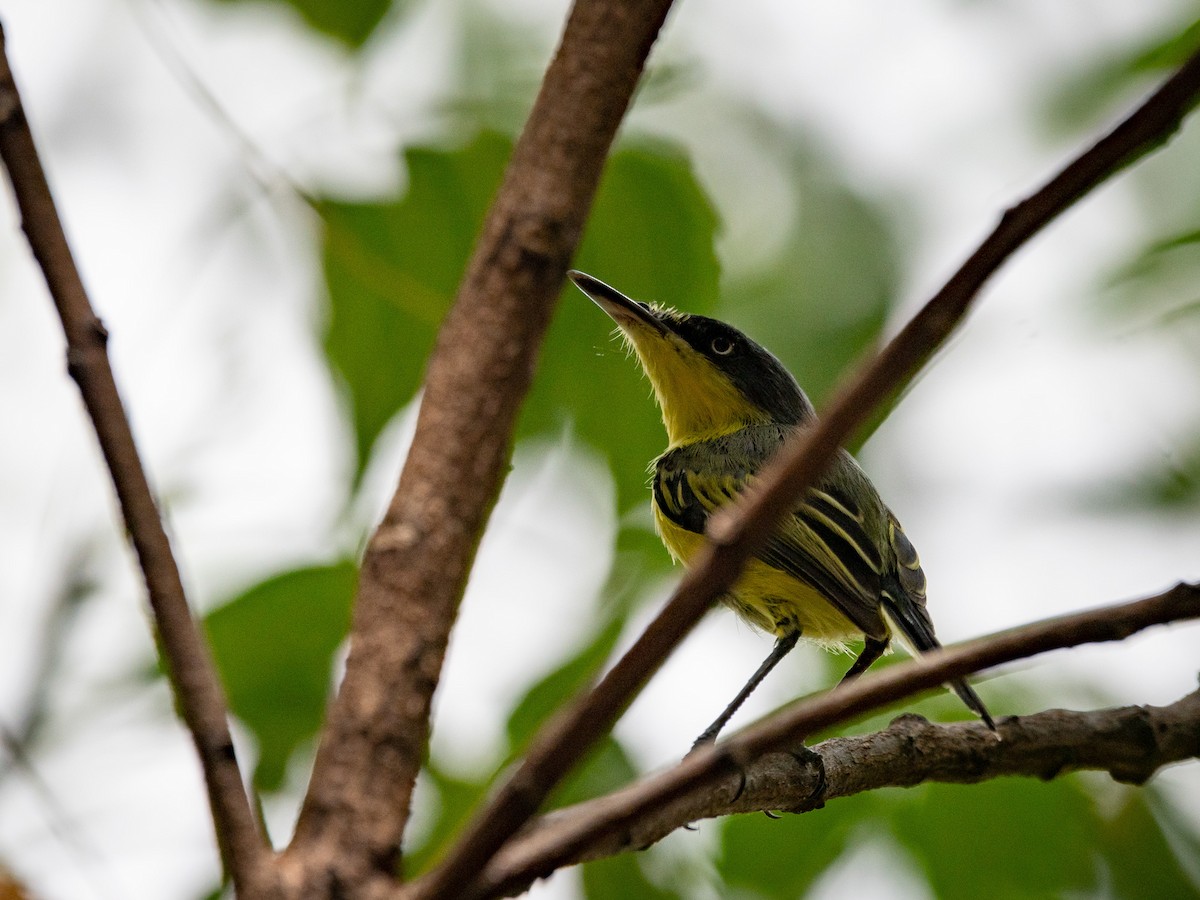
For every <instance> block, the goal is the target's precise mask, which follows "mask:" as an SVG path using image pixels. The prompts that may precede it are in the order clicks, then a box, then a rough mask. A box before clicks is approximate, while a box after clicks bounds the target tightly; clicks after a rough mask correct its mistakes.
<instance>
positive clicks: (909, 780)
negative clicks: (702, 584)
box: [488, 692, 1200, 896]
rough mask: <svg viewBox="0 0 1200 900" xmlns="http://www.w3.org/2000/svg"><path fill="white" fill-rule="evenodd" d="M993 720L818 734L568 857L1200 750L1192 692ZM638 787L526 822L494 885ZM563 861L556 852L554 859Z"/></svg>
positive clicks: (495, 869) (514, 879) (539, 865)
mask: <svg viewBox="0 0 1200 900" xmlns="http://www.w3.org/2000/svg"><path fill="white" fill-rule="evenodd" d="M1001 732H1002V734H1003V738H1004V739H1003V740H1002V741H997V740H996V739H995V737H994V736H993V735H992V733H991V732H990V731H988V730H987V728H986V727H984V726H983V725H981V724H979V723H976V722H964V723H957V724H953V725H935V724H932V723H930V722H928V721H926V720H925V719H923V718H922V717H920V716H915V715H904V716H900V717H899V718H897V719H895V720H894V721H893V722H892V723H891V725H890V726H888V727H887V728H886V729H884V730H883V731H880V732H877V733H875V734H868V735H864V736H862V737H847V738H833V739H831V740H828V741H824V742H822V743H820V744H817V745H816V746H814V747H813V748H812V751H813V753H814V754H816V755H817V756H818V757H819V758H820V763H819V764H818V763H817V760H816V759H815V758H813V757H805V756H794V755H792V754H789V753H770V754H767V755H765V756H761V757H759V758H757V759H755V760H754V761H753V762H751V763H750V764H748V765H747V766H746V767H745V769H744V770H743V771H742V772H740V773H731V774H727V775H725V776H724V777H723V778H722V779H721V780H720V781H719V782H717V783H715V784H712V785H708V786H707V787H705V789H703V790H696V791H693V792H691V793H688V794H686V795H684V796H682V797H679V798H678V799H676V800H674V801H672V802H671V803H668V804H665V805H663V806H661V807H658V808H656V809H654V810H652V811H651V812H649V813H648V814H647V815H645V816H643V817H641V818H639V819H638V820H637V821H636V822H634V823H631V824H630V826H629V827H627V828H624V829H622V830H620V831H618V832H613V833H611V834H609V835H607V836H605V837H604V838H603V839H602V840H599V841H596V842H594V843H592V844H589V845H588V846H587V848H586V850H584V851H583V852H581V853H580V854H578V855H577V856H576V857H575V858H573V859H571V860H569V862H570V863H579V862H584V861H586V860H589V859H599V858H602V857H605V856H612V855H615V854H617V853H622V852H626V851H629V850H640V849H644V848H646V847H648V846H650V845H651V844H654V843H656V842H657V841H660V840H662V839H663V838H664V837H666V836H667V835H668V834H670V833H671V832H672V831H674V830H676V829H677V828H681V827H683V826H685V825H687V824H688V823H690V822H695V821H697V820H699V819H708V818H715V817H717V816H725V815H731V814H734V813H748V812H758V811H770V810H786V811H787V812H792V813H804V812H809V811H810V810H813V809H819V808H820V807H821V806H823V805H824V804H825V803H826V801H830V800H834V799H837V798H840V797H851V796H853V795H855V794H860V793H862V792H864V791H872V790H877V789H879V788H883V787H912V786H914V785H917V784H922V783H924V782H926V781H941V782H950V783H954V784H975V783H977V782H980V781H987V780H989V779H992V778H997V777H1000V776H1005V775H1008V776H1024V777H1029V778H1040V779H1043V780H1047V781H1048V780H1050V779H1052V778H1057V777H1059V776H1060V775H1065V774H1067V773H1069V772H1078V771H1083V770H1089V769H1090V770H1099V771H1106V772H1108V773H1109V774H1110V775H1112V777H1113V778H1114V779H1116V780H1117V781H1123V782H1129V783H1132V784H1142V783H1144V782H1145V781H1146V780H1148V779H1149V778H1150V777H1151V776H1152V775H1153V774H1154V773H1155V772H1157V771H1158V770H1159V769H1161V768H1162V767H1163V766H1166V765H1169V764H1170V763H1173V762H1179V761H1180V760H1185V759H1194V758H1196V757H1198V756H1200V692H1195V693H1192V694H1189V695H1188V696H1186V697H1184V698H1183V699H1181V700H1179V701H1178V702H1176V703H1173V704H1171V705H1170V706H1162V707H1155V706H1126V707H1121V708H1119V709H1104V710H1097V711H1094V712H1071V711H1069V710H1061V709H1056V710H1048V711H1046V712H1041V713H1038V714H1036V715H1032V716H1022V717H1019V718H1018V717H1015V716H1010V717H1008V718H1007V719H1005V720H1004V722H1003V723H1002V725H1001ZM822 772H823V773H824V777H823V778H822ZM640 787H641V786H640V785H637V784H635V785H631V786H630V787H628V788H626V789H624V790H622V791H618V792H617V793H615V794H613V795H611V796H609V797H601V798H599V799H596V800H590V801H587V802H586V803H581V804H579V805H577V806H573V807H569V808H567V809H563V810H558V811H556V812H553V813H551V814H549V815H547V816H544V817H543V818H541V819H538V820H536V821H534V822H533V823H531V825H530V827H529V828H528V829H527V830H526V832H525V833H523V834H522V835H521V836H519V837H518V838H517V839H515V840H514V841H512V842H511V843H510V844H509V845H508V846H507V847H505V848H504V850H503V851H502V852H501V853H500V854H499V855H497V857H496V859H495V860H494V862H493V864H492V866H491V867H489V870H488V884H489V888H490V892H491V893H492V894H493V895H504V896H513V895H515V894H517V893H520V892H521V891H524V890H526V889H527V888H528V887H529V885H530V884H531V883H532V882H533V881H534V880H535V879H536V878H537V877H538V875H539V873H541V872H544V871H551V870H552V869H551V868H550V864H549V863H548V859H549V858H550V857H552V856H553V855H554V851H553V848H555V847H556V846H559V845H561V843H562V834H563V833H564V832H569V831H570V830H571V829H572V826H573V823H574V822H576V821H578V820H581V819H586V818H589V817H592V816H595V815H597V814H599V815H604V814H605V807H618V806H621V805H622V804H623V802H624V801H625V798H626V797H627V795H630V794H634V793H636V792H637V791H638V790H639V789H640ZM563 864H564V861H563V860H561V859H558V860H556V862H555V863H554V864H553V865H554V867H555V868H557V867H558V866H561V865H563Z"/></svg>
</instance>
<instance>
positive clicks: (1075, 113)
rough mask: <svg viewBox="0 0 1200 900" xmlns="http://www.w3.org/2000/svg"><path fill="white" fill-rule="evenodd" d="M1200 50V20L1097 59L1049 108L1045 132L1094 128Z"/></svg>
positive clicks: (1064, 86) (1068, 81) (1044, 116)
mask: <svg viewBox="0 0 1200 900" xmlns="http://www.w3.org/2000/svg"><path fill="white" fill-rule="evenodd" d="M1197 47H1200V20H1197V21H1192V22H1187V23H1180V24H1179V25H1178V26H1176V27H1174V28H1172V29H1170V30H1169V31H1168V32H1166V33H1164V34H1162V35H1160V36H1158V37H1156V38H1152V39H1151V40H1149V41H1146V42H1145V43H1143V44H1141V45H1138V46H1135V47H1132V48H1130V49H1126V50H1124V51H1123V52H1118V53H1117V54H1116V55H1105V54H1097V55H1096V56H1095V57H1094V58H1093V59H1092V60H1091V61H1089V63H1088V64H1087V65H1086V66H1085V68H1083V70H1082V71H1080V72H1079V73H1077V74H1076V75H1075V76H1074V77H1071V78H1065V79H1063V81H1062V82H1061V86H1060V87H1059V88H1058V89H1057V90H1056V91H1054V92H1053V93H1052V94H1051V95H1050V97H1049V99H1048V101H1047V102H1046V104H1045V108H1044V110H1043V113H1042V121H1043V125H1044V127H1046V129H1047V130H1048V131H1050V132H1051V133H1052V134H1072V133H1077V132H1079V131H1084V130H1086V129H1089V128H1092V127H1094V126H1095V125H1096V124H1097V123H1098V122H1100V121H1101V120H1102V119H1104V118H1105V117H1106V116H1108V115H1110V114H1111V113H1112V111H1113V109H1114V107H1116V106H1117V105H1118V104H1119V103H1121V102H1122V101H1125V100H1126V99H1127V98H1129V97H1130V96H1133V95H1135V94H1136V93H1138V92H1141V91H1143V90H1145V87H1146V85H1147V84H1148V83H1149V82H1151V81H1152V80H1153V79H1154V78H1155V77H1158V76H1161V75H1162V74H1163V73H1164V72H1166V71H1167V70H1170V69H1174V68H1176V67H1177V66H1179V65H1182V64H1183V62H1184V60H1186V59H1187V58H1188V56H1190V55H1191V54H1192V53H1193V52H1194V51H1195V50H1196V48H1197Z"/></svg>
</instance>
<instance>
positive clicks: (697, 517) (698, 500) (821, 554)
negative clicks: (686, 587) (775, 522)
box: [654, 465, 888, 640]
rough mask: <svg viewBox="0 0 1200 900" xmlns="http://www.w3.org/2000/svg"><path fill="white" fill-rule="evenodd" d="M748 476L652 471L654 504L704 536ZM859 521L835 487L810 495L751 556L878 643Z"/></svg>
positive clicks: (870, 561)
mask: <svg viewBox="0 0 1200 900" xmlns="http://www.w3.org/2000/svg"><path fill="white" fill-rule="evenodd" d="M753 477H754V476H753V474H751V473H746V472H740V473H737V474H728V473H721V474H710V473H700V472H697V471H695V470H693V469H690V468H688V467H686V466H678V465H675V466H669V467H668V466H659V468H658V471H657V473H656V476H655V479H654V499H655V502H656V503H657V504H658V508H659V509H660V510H661V511H662V514H663V515H664V516H666V517H667V518H668V519H670V520H671V521H672V522H674V523H675V524H676V525H678V526H680V527H681V528H685V529H687V530H688V531H692V532H695V533H697V534H703V533H704V526H705V523H706V522H707V520H708V516H709V514H710V513H711V512H712V511H713V510H715V509H717V508H719V507H721V506H724V505H725V504H727V503H729V502H730V501H731V500H732V499H733V498H734V497H736V496H737V495H738V494H739V493H740V492H741V490H742V489H743V488H744V487H745V485H746V484H748V483H749V482H750V480H751V479H752V478H753ZM863 522H864V517H863V515H862V513H861V511H859V510H858V509H857V507H856V506H855V505H854V504H853V503H852V502H851V501H850V500H849V498H848V497H846V496H845V495H843V494H841V492H840V491H838V490H837V488H836V487H834V486H824V487H823V488H822V489H820V490H809V491H808V493H807V494H806V496H805V500H804V502H803V503H802V504H801V505H800V507H799V508H798V509H797V510H796V512H795V513H793V514H792V516H790V517H789V518H788V519H787V520H785V522H784V523H783V525H782V526H781V528H780V530H779V531H778V532H777V533H776V534H775V535H774V536H773V537H772V538H771V539H770V540H769V541H768V542H767V545H766V547H764V548H763V549H762V550H760V551H759V552H758V554H757V556H758V558H759V559H761V560H762V561H763V562H765V563H766V564H767V565H769V566H772V567H774V568H776V569H779V570H781V571H783V572H786V573H787V574H789V575H791V576H792V577H793V578H796V579H797V580H799V581H801V582H803V583H804V584H807V585H809V586H810V587H813V588H815V589H816V590H818V591H819V592H820V593H821V594H822V595H823V596H824V597H825V598H826V599H827V600H828V601H829V602H830V603H831V604H832V605H833V606H834V607H835V608H836V609H837V610H838V611H839V612H841V613H842V615H844V616H845V617H846V618H847V619H849V620H850V621H851V622H853V623H854V625H855V627H857V628H859V629H860V630H861V631H862V632H863V633H864V634H866V635H868V636H870V637H873V638H875V639H877V640H883V639H884V638H886V637H887V634H888V632H887V626H886V625H885V623H884V621H883V618H882V617H881V616H880V613H879V599H880V590H881V574H880V573H881V570H882V568H883V561H882V560H881V559H880V555H879V551H878V550H877V549H876V548H875V545H874V543H873V542H872V541H871V539H870V536H869V535H868V534H867V532H866V530H865V529H864V527H863Z"/></svg>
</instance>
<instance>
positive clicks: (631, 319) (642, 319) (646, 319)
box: [567, 269, 667, 334]
mask: <svg viewBox="0 0 1200 900" xmlns="http://www.w3.org/2000/svg"><path fill="white" fill-rule="evenodd" d="M567 275H568V276H570V278H571V280H572V281H573V282H575V286H576V287H577V288H579V289H580V290H581V291H583V292H584V293H585V294H587V295H588V297H590V298H591V300H592V302H593V303H595V304H596V305H597V306H599V307H600V308H601V309H602V310H604V311H605V312H606V313H608V315H609V317H610V318H611V319H612V320H613V321H614V322H616V323H617V325H618V326H620V327H621V328H622V329H625V328H627V326H633V327H635V328H636V327H637V326H641V327H643V328H652V329H654V330H655V331H656V332H658V333H659V334H665V333H666V331H667V329H666V327H665V326H664V325H663V323H662V322H661V321H659V318H658V316H656V315H655V314H654V311H653V310H652V309H651V308H650V307H649V306H647V305H646V304H645V303H638V302H637V301H636V300H631V299H630V298H628V297H626V296H625V295H624V294H622V293H621V292H620V291H618V290H617V289H616V288H612V287H609V286H608V285H607V284H605V283H604V282H603V281H601V280H600V279H599V278H593V277H592V276H591V275H586V274H584V273H583V272H578V271H576V270H575V269H571V270H570V271H569V272H567Z"/></svg>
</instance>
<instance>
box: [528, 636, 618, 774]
mask: <svg viewBox="0 0 1200 900" xmlns="http://www.w3.org/2000/svg"><path fill="white" fill-rule="evenodd" d="M624 626H625V616H624V615H617V616H613V617H612V618H611V619H609V621H607V622H605V623H604V624H603V625H602V627H601V628H599V629H598V631H597V632H596V635H595V637H593V638H592V640H591V641H589V642H588V643H587V644H586V645H585V646H584V647H583V648H582V649H581V650H580V651H579V652H578V653H576V654H575V655H574V656H572V657H571V658H570V659H568V660H567V661H566V662H564V663H563V664H562V665H560V666H559V667H558V668H556V669H555V670H554V671H553V672H551V673H550V674H548V675H547V676H545V677H544V678H542V679H541V680H540V681H538V682H536V683H535V684H534V685H533V686H532V687H531V688H529V690H528V691H526V692H525V696H524V697H522V698H521V700H520V701H519V702H518V703H517V705H516V707H515V708H514V709H513V711H512V713H511V714H510V715H509V717H508V728H507V730H508V744H509V748H510V749H511V750H512V751H514V752H515V751H518V750H520V749H522V748H523V747H524V746H525V745H526V744H527V743H528V742H529V739H530V738H531V737H532V736H533V734H534V732H535V731H537V729H538V728H539V727H540V726H541V725H542V723H544V722H545V721H546V719H547V718H548V717H549V716H550V714H551V713H552V712H554V711H555V710H556V709H558V708H559V707H560V706H561V705H562V704H563V703H565V702H566V701H568V700H570V699H571V698H572V697H574V696H576V695H577V694H578V693H579V692H580V691H581V690H582V689H583V688H584V687H585V686H586V685H587V684H588V683H589V681H590V680H591V679H593V678H594V677H595V676H596V674H597V673H598V672H599V671H600V667H601V666H602V665H603V664H604V661H605V660H607V659H608V657H609V655H610V654H611V653H612V649H613V647H614V646H615V645H616V643H617V638H619V637H620V636H621V630H622V629H623V628H624Z"/></svg>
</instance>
